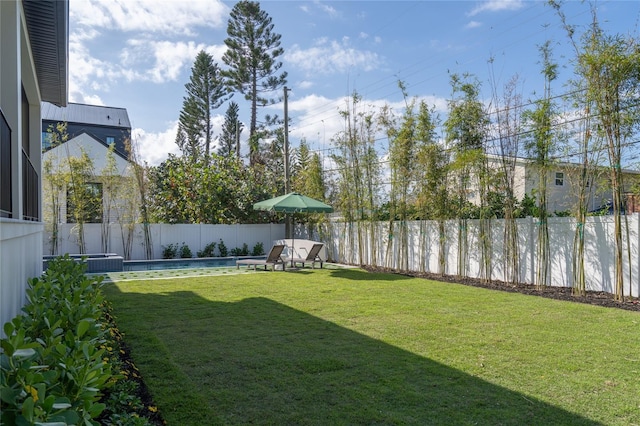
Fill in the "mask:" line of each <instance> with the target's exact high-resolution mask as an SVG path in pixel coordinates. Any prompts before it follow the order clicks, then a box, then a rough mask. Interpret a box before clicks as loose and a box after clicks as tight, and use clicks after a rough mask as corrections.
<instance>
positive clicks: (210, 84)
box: [176, 50, 228, 161]
mask: <svg viewBox="0 0 640 426" xmlns="http://www.w3.org/2000/svg"><path fill="white" fill-rule="evenodd" d="M185 90H186V92H187V94H186V96H185V97H184V100H183V103H182V110H181V111H180V119H179V124H178V135H177V137H176V144H177V145H178V147H180V149H181V150H182V152H183V154H184V155H185V156H187V157H188V158H189V159H190V160H191V161H196V160H197V159H198V158H199V157H200V156H201V155H203V154H204V156H205V159H206V158H207V157H208V156H209V153H210V149H211V140H212V131H213V129H212V122H211V121H212V111H213V110H215V109H217V108H218V107H219V106H220V105H222V103H223V102H224V101H226V99H227V98H226V97H227V95H228V88H227V86H226V85H225V84H224V80H223V78H222V75H221V72H220V70H219V68H218V64H216V63H215V62H214V60H213V56H211V55H210V54H209V53H207V52H205V51H204V50H201V51H200V52H199V53H198V55H197V56H196V59H195V61H194V63H193V67H191V76H190V77H189V82H188V83H187V84H185Z"/></svg>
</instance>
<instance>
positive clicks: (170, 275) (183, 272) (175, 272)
mask: <svg viewBox="0 0 640 426" xmlns="http://www.w3.org/2000/svg"><path fill="white" fill-rule="evenodd" d="M351 267H352V266H347V265H341V264H338V263H325V264H324V265H323V269H342V268H351ZM303 269H304V270H309V271H312V270H313V269H311V268H287V269H286V271H289V270H291V271H299V270H303ZM316 269H317V270H320V269H318V268H316ZM286 271H285V272H286ZM260 273H270V274H276V273H282V271H281V270H276V271H271V270H267V271H264V270H261V269H258V270H257V271H254V270H253V269H248V268H240V269H236V267H235V266H220V267H209V268H188V269H156V270H148V271H124V272H99V273H89V274H87V275H90V276H102V277H104V278H103V282H104V283H113V282H121V281H139V280H166V279H175V278H192V277H215V276H224V275H238V274H260Z"/></svg>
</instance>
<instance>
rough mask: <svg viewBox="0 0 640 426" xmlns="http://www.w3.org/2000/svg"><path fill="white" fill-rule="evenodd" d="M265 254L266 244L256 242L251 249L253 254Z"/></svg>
mask: <svg viewBox="0 0 640 426" xmlns="http://www.w3.org/2000/svg"><path fill="white" fill-rule="evenodd" d="M263 254H264V245H263V244H262V243H256V245H255V246H253V248H252V249H251V256H262V255H263Z"/></svg>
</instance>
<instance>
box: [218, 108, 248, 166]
mask: <svg viewBox="0 0 640 426" xmlns="http://www.w3.org/2000/svg"><path fill="white" fill-rule="evenodd" d="M239 111H240V107H239V106H238V104H237V103H235V102H233V101H232V102H229V106H228V107H227V112H226V113H225V116H224V124H222V132H221V134H220V140H219V144H220V148H218V155H220V156H222V157H230V156H233V155H236V156H238V157H239V156H240V153H239V152H237V151H238V143H239V141H238V138H240V134H241V133H242V130H243V127H244V126H243V124H242V122H241V121H240V119H239Z"/></svg>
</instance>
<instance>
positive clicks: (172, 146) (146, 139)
mask: <svg viewBox="0 0 640 426" xmlns="http://www.w3.org/2000/svg"><path fill="white" fill-rule="evenodd" d="M177 132H178V122H177V121H173V122H171V123H169V127H167V129H166V130H164V131H162V132H159V133H147V132H146V131H145V130H144V129H140V128H137V129H133V130H132V132H131V134H132V138H133V141H134V144H137V147H138V153H139V155H140V160H141V161H142V162H143V163H145V162H146V163H147V164H149V165H150V166H157V165H159V164H160V163H162V162H163V161H164V160H166V159H167V158H168V157H169V154H179V153H180V148H178V145H176V143H175V140H176V134H177Z"/></svg>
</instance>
